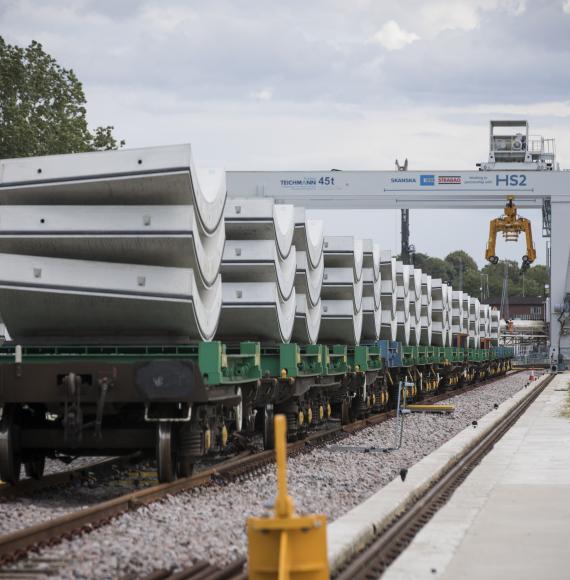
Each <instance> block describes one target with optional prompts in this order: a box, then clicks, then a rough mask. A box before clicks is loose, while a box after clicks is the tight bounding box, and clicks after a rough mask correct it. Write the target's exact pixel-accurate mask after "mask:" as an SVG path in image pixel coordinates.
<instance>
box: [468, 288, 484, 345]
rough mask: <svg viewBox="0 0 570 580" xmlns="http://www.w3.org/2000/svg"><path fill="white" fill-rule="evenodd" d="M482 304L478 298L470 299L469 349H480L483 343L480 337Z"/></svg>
mask: <svg viewBox="0 0 570 580" xmlns="http://www.w3.org/2000/svg"><path fill="white" fill-rule="evenodd" d="M480 307H481V303H480V302H479V300H478V299H477V298H473V297H471V298H470V299H469V347H470V348H479V346H480V344H481V341H480V335H479V332H480V330H479V311H480Z"/></svg>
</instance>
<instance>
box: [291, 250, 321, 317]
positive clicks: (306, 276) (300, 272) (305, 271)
mask: <svg viewBox="0 0 570 580" xmlns="http://www.w3.org/2000/svg"><path fill="white" fill-rule="evenodd" d="M324 274H325V261H324V260H322V259H321V261H320V264H319V265H318V266H317V267H316V268H315V269H313V268H311V266H310V264H309V260H308V257H307V252H304V251H303V252H297V270H296V274H295V290H296V291H297V295H299V293H302V294H306V295H307V299H308V300H309V302H310V304H312V305H313V306H316V305H317V304H318V303H319V301H320V299H321V289H322V286H323V278H324Z"/></svg>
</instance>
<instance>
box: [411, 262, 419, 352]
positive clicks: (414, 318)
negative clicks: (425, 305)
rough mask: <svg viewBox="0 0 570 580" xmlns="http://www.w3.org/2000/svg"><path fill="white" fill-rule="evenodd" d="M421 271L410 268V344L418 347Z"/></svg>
mask: <svg viewBox="0 0 570 580" xmlns="http://www.w3.org/2000/svg"><path fill="white" fill-rule="evenodd" d="M421 323H422V271H421V269H419V268H411V267H410V343H411V344H412V345H413V346H418V345H419V344H420V341H421V333H422V324H421Z"/></svg>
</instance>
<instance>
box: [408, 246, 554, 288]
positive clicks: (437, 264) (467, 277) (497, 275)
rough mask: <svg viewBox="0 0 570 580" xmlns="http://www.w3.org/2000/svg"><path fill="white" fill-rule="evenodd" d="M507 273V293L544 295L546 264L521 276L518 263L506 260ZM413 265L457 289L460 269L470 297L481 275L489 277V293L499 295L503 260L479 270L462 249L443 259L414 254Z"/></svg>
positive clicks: (477, 285)
mask: <svg viewBox="0 0 570 580" xmlns="http://www.w3.org/2000/svg"><path fill="white" fill-rule="evenodd" d="M506 263H507V264H508V275H509V296H521V295H522V293H523V281H524V294H525V296H544V286H545V284H548V268H547V267H546V266H542V265H539V266H532V267H531V268H529V269H528V270H527V271H526V272H525V274H524V278H523V275H522V274H521V271H520V265H519V264H518V263H517V262H516V261H514V260H507V261H506ZM414 265H415V267H416V268H421V269H422V271H423V272H425V273H426V274H430V275H431V276H432V277H433V278H441V279H442V280H443V281H444V282H449V283H450V284H451V285H452V286H453V287H454V288H455V289H456V290H458V289H459V287H460V285H459V279H460V271H461V270H463V291H464V292H467V293H468V294H470V295H471V296H475V297H479V296H480V295H481V274H486V275H487V276H488V277H489V294H490V296H494V297H500V296H501V293H502V289H503V278H504V272H505V261H501V262H499V263H498V264H487V265H485V266H484V267H483V268H481V270H479V268H478V267H477V262H475V260H474V259H473V258H472V257H471V256H470V255H469V254H468V253H467V252H464V251H463V250H455V251H454V252H450V253H449V254H448V255H447V256H446V257H445V259H444V260H441V259H440V258H434V257H430V256H428V255H427V254H421V253H417V254H415V257H414Z"/></svg>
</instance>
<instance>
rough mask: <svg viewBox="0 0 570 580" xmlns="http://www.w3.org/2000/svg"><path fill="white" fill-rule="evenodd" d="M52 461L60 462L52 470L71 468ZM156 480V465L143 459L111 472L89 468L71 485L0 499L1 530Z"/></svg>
mask: <svg viewBox="0 0 570 580" xmlns="http://www.w3.org/2000/svg"><path fill="white" fill-rule="evenodd" d="M94 459H96V458H93V457H85V458H78V459H77V460H76V461H74V462H73V464H72V465H71V467H83V466H86V465H88V464H90V463H93V461H94ZM99 459H102V458H99ZM76 462H77V463H76ZM51 463H53V464H56V463H59V464H60V465H50V467H51V468H52V470H51V471H50V472H49V473H54V472H56V471H65V470H66V468H67V469H69V466H68V465H65V464H62V463H61V462H56V461H52V462H51ZM61 465H63V466H65V467H64V469H61V468H60V466H61ZM47 467H48V464H46V468H47ZM156 483H157V480H156V472H155V469H154V467H152V468H151V467H149V466H148V465H146V464H144V463H141V464H140V465H137V466H133V467H132V468H129V469H126V468H122V469H119V468H113V472H112V473H111V474H108V473H106V474H101V475H96V474H95V473H94V472H90V471H88V470H87V477H86V478H82V479H81V480H79V479H77V480H76V481H74V482H73V483H71V484H69V485H63V486H61V487H54V488H51V489H46V490H40V491H36V492H32V493H30V494H26V495H25V496H23V497H16V498H7V499H6V500H3V499H2V500H0V534H6V533H9V532H14V531H16V530H19V529H22V528H25V527H29V526H32V525H35V524H39V523H41V522H44V521H47V520H50V519H53V518H57V517H60V516H63V515H65V514H67V513H69V512H72V511H76V510H80V509H85V508H87V507H89V506H91V505H93V504H96V503H98V502H101V501H105V500H108V499H112V498H114V497H117V496H120V495H122V494H124V493H128V492H131V491H134V490H136V489H140V488H142V487H148V486H150V485H155V484H156Z"/></svg>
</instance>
